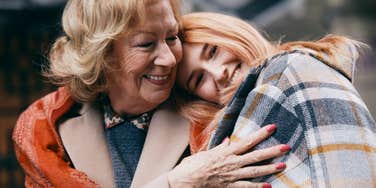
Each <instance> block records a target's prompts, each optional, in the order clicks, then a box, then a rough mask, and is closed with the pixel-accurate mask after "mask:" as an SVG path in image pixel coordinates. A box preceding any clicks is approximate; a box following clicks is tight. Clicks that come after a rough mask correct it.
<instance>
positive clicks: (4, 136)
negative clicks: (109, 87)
mask: <svg viewBox="0 0 376 188" xmlns="http://www.w3.org/2000/svg"><path fill="white" fill-rule="evenodd" d="M181 1H182V3H183V7H182V8H183V12H191V11H215V12H223V13H227V14H232V15H236V16H239V17H241V18H243V19H245V20H247V21H250V22H252V23H253V24H255V26H256V27H257V28H259V30H260V31H262V32H263V33H264V34H265V36H267V38H269V39H271V40H274V41H276V40H282V42H287V41H291V40H315V39H319V38H320V37H322V36H324V35H326V34H328V33H336V34H342V35H347V36H351V37H352V38H354V39H356V40H359V41H362V42H365V43H367V44H369V45H370V47H371V49H370V50H368V51H366V52H365V54H364V55H363V57H362V58H361V60H360V62H359V64H358V65H357V71H356V77H355V87H356V88H358V90H359V93H360V95H361V96H362V97H363V99H364V101H365V102H366V104H367V106H368V108H369V110H370V111H371V113H372V114H373V115H374V116H375V115H376V99H375V97H376V74H375V71H376V63H375V62H374V61H375V58H376V53H375V50H374V48H375V46H376V11H374V8H376V1H374V0H231V1H229V0H181ZM65 3H66V0H0V99H1V102H0V187H11V188H17V187H24V185H23V174H22V171H21V170H20V168H19V166H18V164H17V161H16V159H15V156H14V153H13V146H12V142H11V133H12V129H13V127H14V125H15V123H16V119H17V116H18V115H19V114H20V112H22V111H23V110H24V109H25V108H26V107H27V106H28V105H30V103H32V102H33V101H34V100H36V99H38V98H40V97H42V96H43V95H45V94H47V93H48V92H50V91H52V90H54V89H55V87H54V86H52V85H51V84H49V83H48V82H47V81H46V80H45V79H44V78H43V77H42V76H41V75H40V71H41V68H42V67H43V65H45V64H46V63H48V61H47V58H46V57H47V53H48V49H49V48H50V47H51V45H52V42H53V41H54V39H55V38H56V37H57V36H59V35H60V34H61V33H62V31H61V23H60V17H61V13H62V10H63V8H64V5H65Z"/></svg>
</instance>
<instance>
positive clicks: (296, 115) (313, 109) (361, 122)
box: [209, 48, 376, 188]
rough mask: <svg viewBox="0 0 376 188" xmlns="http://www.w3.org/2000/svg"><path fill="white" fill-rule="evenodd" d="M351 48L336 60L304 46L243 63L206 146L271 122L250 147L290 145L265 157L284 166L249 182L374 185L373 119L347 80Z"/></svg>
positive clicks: (233, 139)
mask: <svg viewBox="0 0 376 188" xmlns="http://www.w3.org/2000/svg"><path fill="white" fill-rule="evenodd" d="M352 50H353V48H348V50H347V52H348V55H347V56H343V54H342V55H338V57H335V59H336V60H337V61H336V62H334V61H331V62H329V61H326V60H328V59H329V58H328V56H326V55H325V54H319V53H318V52H314V51H312V50H308V49H303V50H295V51H291V52H285V53H282V54H279V55H276V56H274V57H272V58H269V59H268V60H266V62H265V63H264V64H263V65H261V66H260V67H258V68H254V69H251V70H250V72H249V74H248V76H247V78H246V79H245V80H244V81H243V83H242V85H241V86H240V88H239V89H238V90H237V92H236V94H235V96H234V98H233V99H232V101H231V102H230V103H229V104H228V106H227V107H226V109H225V111H224V114H223V115H222V119H221V121H220V122H219V124H218V127H217V128H216V130H215V131H214V133H213V134H212V135H211V138H210V141H209V148H213V147H215V146H216V145H218V144H220V143H221V142H222V140H223V139H224V138H225V137H227V136H229V137H230V140H231V142H236V141H237V140H239V139H240V138H246V137H248V136H249V135H250V134H251V133H252V132H254V131H256V130H258V129H259V128H260V127H262V126H264V125H267V124H271V123H275V124H276V125H277V127H278V128H277V130H276V132H275V133H274V134H273V135H272V136H271V137H270V138H268V139H267V140H265V141H263V142H262V143H260V144H259V145H258V146H256V147H255V148H254V149H260V148H265V147H270V146H273V145H276V144H285V143H286V144H289V145H290V146H291V147H292V149H291V151H290V152H289V153H288V154H287V155H285V156H282V157H279V158H276V159H273V161H272V162H280V161H281V162H286V164H287V168H286V170H285V171H283V172H281V173H278V174H274V175H269V176H266V177H263V178H255V179H251V181H257V182H270V183H271V184H272V186H273V187H341V188H342V187H376V126H375V121H374V119H373V117H372V115H371V114H370V112H369V111H368V109H367V107H366V105H365V104H364V102H363V100H362V99H361V98H360V96H359V94H358V92H357V91H356V89H355V88H354V86H353V85H352V84H351V76H352V74H353V70H354V64H355V61H356V59H357V55H353V54H354V53H353V51H352ZM331 60H333V59H331ZM268 162H270V161H268Z"/></svg>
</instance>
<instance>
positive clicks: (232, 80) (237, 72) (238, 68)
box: [228, 64, 241, 85]
mask: <svg viewBox="0 0 376 188" xmlns="http://www.w3.org/2000/svg"><path fill="white" fill-rule="evenodd" d="M240 75H241V64H238V65H237V66H236V67H235V70H234V71H233V73H232V74H231V77H230V78H229V79H228V80H229V81H228V84H229V85H232V84H235V83H236V82H237V81H238V80H239V77H240Z"/></svg>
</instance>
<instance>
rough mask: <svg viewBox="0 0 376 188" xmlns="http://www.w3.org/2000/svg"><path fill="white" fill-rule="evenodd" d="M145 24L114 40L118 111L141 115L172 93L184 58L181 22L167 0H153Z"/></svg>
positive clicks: (112, 92)
mask: <svg viewBox="0 0 376 188" xmlns="http://www.w3.org/2000/svg"><path fill="white" fill-rule="evenodd" d="M146 12H147V13H148V14H146V18H145V19H144V20H145V22H144V23H140V24H138V25H136V26H135V27H132V29H131V32H130V33H127V34H124V35H123V36H121V37H120V38H119V39H117V40H115V41H114V43H113V52H112V55H113V58H114V59H115V61H114V63H115V65H117V67H115V71H113V72H111V73H110V74H108V77H109V82H110V83H109V85H110V87H109V97H110V100H111V105H112V107H113V108H114V110H115V111H116V112H117V113H119V114H124V113H127V114H140V113H143V112H146V111H150V110H152V109H154V108H156V107H157V106H158V105H159V104H161V103H162V102H164V101H165V100H166V99H167V98H168V97H169V95H170V92H171V89H172V87H173V85H174V83H175V76H176V69H177V68H176V65H177V63H178V62H180V61H181V58H182V46H181V42H180V40H179V38H178V32H179V25H178V22H177V20H176V19H175V17H174V13H173V10H172V8H171V5H170V2H169V1H168V0H159V1H150V3H149V4H148V6H147V7H146Z"/></svg>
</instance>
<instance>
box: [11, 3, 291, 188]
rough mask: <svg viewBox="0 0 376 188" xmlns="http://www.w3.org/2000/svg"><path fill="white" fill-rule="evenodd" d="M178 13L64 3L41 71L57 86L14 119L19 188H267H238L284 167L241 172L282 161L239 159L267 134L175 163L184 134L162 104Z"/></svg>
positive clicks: (147, 6) (178, 54)
mask: <svg viewBox="0 0 376 188" xmlns="http://www.w3.org/2000/svg"><path fill="white" fill-rule="evenodd" d="M178 6H179V3H178V2H177V1H176V0H145V1H139V0H127V1H124V0H110V1H99V0H70V1H68V3H67V5H66V8H65V10H64V13H63V29H64V32H65V35H64V36H62V37H60V38H58V39H57V40H56V42H55V43H54V45H53V47H52V49H51V52H50V67H49V69H48V70H47V71H46V75H47V76H49V77H50V78H52V79H53V80H54V81H55V83H57V84H58V85H60V86H62V87H60V88H59V89H58V90H57V91H55V92H53V93H51V94H49V95H47V96H45V97H43V98H42V99H40V100H38V101H36V102H35V103H34V104H32V105H31V106H30V107H29V108H28V109H27V110H26V111H25V112H24V113H22V115H21V116H20V118H19V120H18V122H17V125H16V127H15V129H14V133H13V140H14V143H15V149H16V154H17V157H18V160H19V162H20V164H21V166H22V168H23V169H24V171H25V174H26V178H25V184H26V187H76V188H78V187H106V188H110V187H114V186H116V187H129V186H131V187H141V186H144V185H146V184H147V186H150V187H168V186H170V187H183V186H192V187H206V186H229V187H240V186H246V187H262V186H263V187H269V186H270V185H269V184H267V183H251V182H245V181H241V180H242V179H245V178H252V177H259V176H263V175H268V174H272V173H276V172H280V171H282V170H283V169H284V168H285V166H286V165H285V164H284V163H277V164H265V165H253V166H249V164H252V163H255V162H259V161H261V160H265V159H270V158H273V157H276V156H280V155H283V154H284V153H286V152H287V151H288V150H289V147H288V146H287V145H283V144H282V145H276V146H273V147H270V148H267V149H263V150H256V151H254V152H252V153H247V154H245V152H246V151H248V150H249V149H250V148H252V147H253V146H254V145H256V144H257V143H258V142H260V141H261V140H263V139H265V138H266V137H268V136H270V135H271V134H272V133H273V131H274V130H275V128H276V127H275V125H269V126H266V127H265V128H263V129H260V130H259V131H258V132H257V133H256V134H254V135H252V136H251V137H248V138H247V139H244V140H242V142H241V144H231V145H230V144H229V142H228V140H225V141H224V142H223V144H221V145H220V146H218V147H216V148H214V149H213V150H210V151H205V152H201V153H199V154H196V155H192V156H189V157H188V158H186V159H184V160H183V162H181V163H180V161H181V160H182V159H183V158H184V157H186V156H187V155H189V148H188V147H187V146H188V140H189V126H188V124H187V123H186V122H185V121H184V120H183V119H182V118H181V117H180V116H177V114H176V113H175V112H174V111H173V110H171V107H169V104H168V103H169V102H166V103H165V101H166V100H167V99H168V98H169V95H170V91H171V89H172V87H173V85H174V81H175V76H176V69H177V68H176V64H177V62H179V61H180V60H181V58H182V48H181V42H180V39H179V38H178V33H179V19H180V17H179V11H178ZM162 103H165V104H164V105H162ZM158 107H159V108H158ZM156 108H158V110H156ZM154 111H155V112H154ZM176 165H177V166H176ZM175 166H176V167H175Z"/></svg>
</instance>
